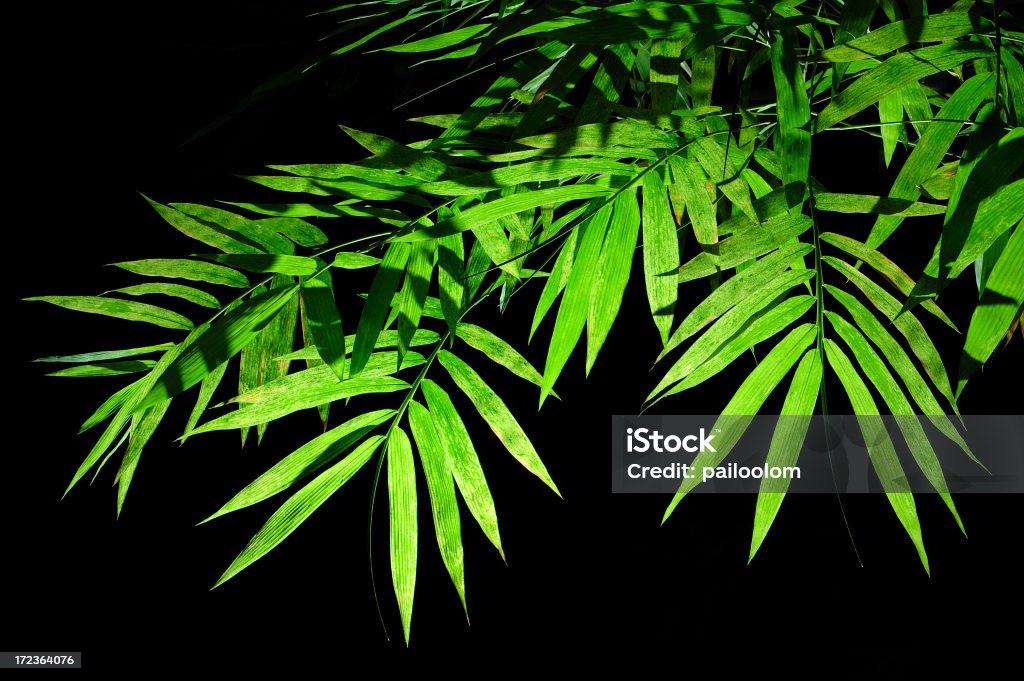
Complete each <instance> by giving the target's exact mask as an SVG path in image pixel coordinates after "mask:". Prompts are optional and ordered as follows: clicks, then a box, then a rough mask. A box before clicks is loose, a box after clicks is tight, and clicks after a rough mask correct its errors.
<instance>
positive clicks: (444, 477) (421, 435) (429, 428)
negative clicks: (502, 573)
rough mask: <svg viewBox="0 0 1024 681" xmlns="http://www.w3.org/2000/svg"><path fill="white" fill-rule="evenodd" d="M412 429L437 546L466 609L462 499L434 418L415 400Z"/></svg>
mask: <svg viewBox="0 0 1024 681" xmlns="http://www.w3.org/2000/svg"><path fill="white" fill-rule="evenodd" d="M409 429H410V430H411V431H412V436H413V439H414V440H415V441H416V449H417V450H418V451H419V455H420V464H421V465H422V466H423V474H424V476H425V477H426V479H427V491H428V493H429V494H430V511H431V515H432V516H433V519H434V532H435V534H436V535H437V546H438V548H439V549H440V551H441V560H443V561H444V565H445V567H446V568H447V569H448V574H449V575H450V576H451V578H452V584H454V585H455V590H456V591H457V592H458V593H459V600H461V601H462V608H463V610H465V611H466V612H467V616H468V609H467V608H466V578H465V565H464V561H463V550H462V523H461V521H460V520H459V502H458V499H457V498H456V497H455V480H454V478H452V474H451V471H449V470H448V458H447V454H446V452H445V448H444V444H443V443H442V440H441V437H440V435H438V431H437V428H436V427H435V425H434V420H433V417H432V416H431V414H430V412H429V411H427V408H426V407H424V406H423V405H422V404H420V403H419V402H416V401H415V400H414V401H412V402H410V403H409Z"/></svg>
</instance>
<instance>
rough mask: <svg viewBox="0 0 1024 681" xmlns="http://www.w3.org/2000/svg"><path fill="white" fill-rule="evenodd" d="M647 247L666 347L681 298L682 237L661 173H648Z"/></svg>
mask: <svg viewBox="0 0 1024 681" xmlns="http://www.w3.org/2000/svg"><path fill="white" fill-rule="evenodd" d="M643 244H644V249H643V254H644V283H645V285H646V287H647V300H648V302H649V303H650V306H651V315H652V316H653V317H654V323H655V325H656V326H657V327H658V333H659V335H660V336H661V343H662V345H665V344H666V343H667V342H668V336H669V333H670V332H671V330H672V318H673V313H674V311H675V306H676V300H677V297H678V295H679V285H678V284H677V283H676V276H675V272H676V270H678V269H679V237H678V235H677V234H676V226H675V222H674V221H673V219H672V209H671V207H670V206H669V202H668V194H667V192H666V190H665V184H664V183H663V182H662V181H661V176H660V175H659V174H658V173H647V174H646V175H644V179H643Z"/></svg>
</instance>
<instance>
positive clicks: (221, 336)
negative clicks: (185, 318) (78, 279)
mask: <svg viewBox="0 0 1024 681" xmlns="http://www.w3.org/2000/svg"><path fill="white" fill-rule="evenodd" d="M297 290H298V286H290V287H288V288H283V289H276V290H271V291H268V292H266V293H264V294H262V295H259V296H255V297H253V298H250V299H249V300H247V301H245V302H243V303H242V304H241V305H239V306H238V307H237V308H235V309H233V310H231V311H229V312H228V313H227V314H225V315H224V316H223V317H221V318H220V319H218V320H217V321H215V322H214V323H213V324H211V325H209V326H208V327H206V328H205V329H204V330H203V332H202V333H201V334H200V335H199V336H198V337H197V339H196V340H195V341H194V342H193V343H192V344H191V345H190V346H189V347H188V348H187V349H186V350H185V351H184V352H183V353H182V354H181V355H180V356H179V357H178V358H177V359H176V360H175V361H174V362H173V363H172V364H171V365H170V366H169V367H167V369H166V370H165V371H164V372H163V373H162V374H161V376H160V378H159V379H158V380H157V381H156V383H155V384H154V385H153V388H152V389H151V390H150V391H149V394H148V395H147V396H146V397H145V399H144V400H143V401H142V404H141V405H140V408H141V407H148V406H150V405H153V404H156V403H158V402H162V401H163V400H165V399H167V398H168V397H174V396H175V395H178V394H180V393H182V392H184V391H186V390H188V389H189V388H191V387H192V386H194V385H195V384H196V383H198V382H199V381H201V380H203V377H204V376H206V375H207V374H209V373H210V372H211V371H213V370H214V369H216V368H217V367H219V366H220V365H221V364H223V363H224V362H226V361H228V360H229V359H231V358H232V357H234V356H235V355H237V354H238V353H239V352H240V351H241V350H242V348H244V347H245V346H246V345H248V344H249V343H251V342H252V341H253V340H255V339H256V336H257V335H259V333H260V331H261V330H262V329H263V328H264V327H265V326H266V325H267V324H269V323H270V322H271V320H273V318H274V316H275V315H276V314H277V313H278V312H279V311H280V310H281V308H283V307H284V306H285V305H287V304H288V301H290V300H291V299H292V298H293V296H294V294H295V292H296V291H297Z"/></svg>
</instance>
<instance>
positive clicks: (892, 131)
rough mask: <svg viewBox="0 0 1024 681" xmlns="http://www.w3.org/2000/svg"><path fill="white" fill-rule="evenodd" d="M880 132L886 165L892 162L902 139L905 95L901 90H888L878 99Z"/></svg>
mask: <svg viewBox="0 0 1024 681" xmlns="http://www.w3.org/2000/svg"><path fill="white" fill-rule="evenodd" d="M878 122H879V123H880V124H881V127H880V128H879V130H878V132H879V134H880V135H881V136H882V158H883V159H884V160H885V165H886V167H889V166H890V165H891V164H892V155H893V154H894V153H895V152H896V144H897V143H898V142H899V141H900V125H899V123H902V122H903V96H902V94H901V91H900V90H896V91H895V92H887V93H886V94H885V95H883V96H882V98H881V99H879V100H878Z"/></svg>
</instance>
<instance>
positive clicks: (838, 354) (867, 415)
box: [824, 338, 931, 574]
mask: <svg viewBox="0 0 1024 681" xmlns="http://www.w3.org/2000/svg"><path fill="white" fill-rule="evenodd" d="M824 345H825V356H826V357H827V358H828V363H829V366H831V367H832V369H833V370H834V371H835V372H836V375H837V376H838V377H839V380H840V382H841V383H842V384H843V388H844V389H845V390H846V394H847V396H848V397H849V398H850V404H851V406H853V411H854V413H855V414H856V415H857V417H858V418H857V422H858V424H859V425H860V428H861V432H862V433H863V435H864V442H865V443H866V444H867V448H868V458H870V459H871V465H872V466H873V467H874V469H875V473H876V474H877V475H878V479H879V481H880V482H881V483H882V489H884V490H885V496H886V497H888V499H889V504H890V505H891V506H892V509H893V511H895V512H896V517H897V518H899V520H900V523H901V524H902V525H903V529H904V530H906V532H907V535H908V536H909V537H910V540H911V541H912V542H913V543H914V547H915V548H916V549H917V555H918V558H920V559H921V564H922V565H923V566H924V570H925V572H927V573H929V574H931V569H930V568H929V567H928V554H927V553H925V549H924V540H923V539H922V537H921V521H920V520H919V519H918V517H917V506H916V504H915V503H914V495H913V494H911V493H910V484H909V483H908V482H907V478H906V476H905V475H904V474H903V468H902V466H900V461H899V458H898V457H897V455H896V450H895V449H894V448H893V444H892V440H890V439H889V434H888V433H887V432H886V430H885V426H884V424H883V423H882V420H881V419H880V418H879V416H878V409H877V407H875V401H874V400H873V399H872V397H871V393H870V392H868V388H867V386H865V385H864V381H862V380H861V378H860V376H859V375H858V374H857V370H856V369H854V368H853V365H852V364H851V363H850V360H849V359H848V358H847V357H846V355H844V354H843V351H842V350H840V349H839V346H838V345H836V344H835V343H834V342H833V341H832V340H831V339H828V338H826V339H825V343H824Z"/></svg>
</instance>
